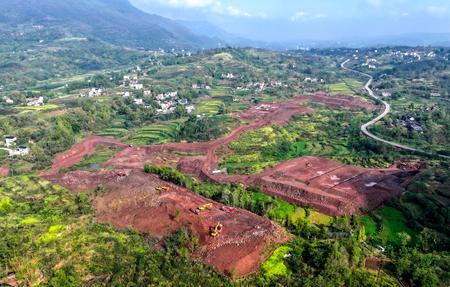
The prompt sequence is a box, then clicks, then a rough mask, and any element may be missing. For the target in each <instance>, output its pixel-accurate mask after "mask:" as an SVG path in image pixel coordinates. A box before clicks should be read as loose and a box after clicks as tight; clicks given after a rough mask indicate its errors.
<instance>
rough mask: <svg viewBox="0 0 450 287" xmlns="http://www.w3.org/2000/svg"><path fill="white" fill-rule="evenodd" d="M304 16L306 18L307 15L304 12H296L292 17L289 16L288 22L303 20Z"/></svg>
mask: <svg viewBox="0 0 450 287" xmlns="http://www.w3.org/2000/svg"><path fill="white" fill-rule="evenodd" d="M306 16H308V13H306V12H305V11H298V12H296V13H295V14H294V15H292V16H291V18H290V20H291V21H292V22H296V21H299V20H302V19H305V18H306Z"/></svg>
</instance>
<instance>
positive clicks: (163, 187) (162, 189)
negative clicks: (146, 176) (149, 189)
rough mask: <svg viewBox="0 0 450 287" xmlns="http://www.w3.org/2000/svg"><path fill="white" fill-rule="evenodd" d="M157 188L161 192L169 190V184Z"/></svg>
mask: <svg viewBox="0 0 450 287" xmlns="http://www.w3.org/2000/svg"><path fill="white" fill-rule="evenodd" d="M156 190H157V191H160V192H164V191H169V187H168V186H159V187H157V188H156Z"/></svg>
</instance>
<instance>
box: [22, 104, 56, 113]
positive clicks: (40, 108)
mask: <svg viewBox="0 0 450 287" xmlns="http://www.w3.org/2000/svg"><path fill="white" fill-rule="evenodd" d="M57 108H59V106H58V105H55V104H46V105H42V106H37V107H16V109H18V110H21V111H32V112H34V111H38V112H41V111H49V110H55V109H57Z"/></svg>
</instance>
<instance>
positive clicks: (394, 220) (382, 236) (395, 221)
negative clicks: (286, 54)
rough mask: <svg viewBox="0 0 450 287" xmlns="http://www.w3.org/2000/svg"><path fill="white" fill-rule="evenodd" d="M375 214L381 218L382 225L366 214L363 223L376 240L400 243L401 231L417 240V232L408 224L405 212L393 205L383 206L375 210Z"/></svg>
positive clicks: (384, 242) (367, 231)
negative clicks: (378, 225)
mask: <svg viewBox="0 0 450 287" xmlns="http://www.w3.org/2000/svg"><path fill="white" fill-rule="evenodd" d="M373 216H374V217H375V218H377V219H378V220H379V224H380V227H379V228H377V224H376V222H375V221H374V220H373V219H372V218H371V217H368V216H364V217H363V218H362V220H361V223H362V224H363V225H364V227H365V228H366V233H367V234H369V235H372V236H373V237H374V239H375V240H378V241H380V242H382V243H383V244H386V243H391V244H394V245H399V244H400V237H399V233H406V234H408V235H409V236H411V239H412V240H415V238H416V236H417V234H416V232H415V231H414V230H412V229H411V228H409V227H408V226H407V225H406V218H405V216H404V215H403V213H402V212H401V211H400V210H398V209H395V208H393V207H383V208H381V209H379V210H377V211H375V212H374V214H373Z"/></svg>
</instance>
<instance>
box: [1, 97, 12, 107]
mask: <svg viewBox="0 0 450 287" xmlns="http://www.w3.org/2000/svg"><path fill="white" fill-rule="evenodd" d="M3 100H4V101H5V103H6V104H8V105H12V104H14V101H13V100H12V99H11V98H9V97H3Z"/></svg>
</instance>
